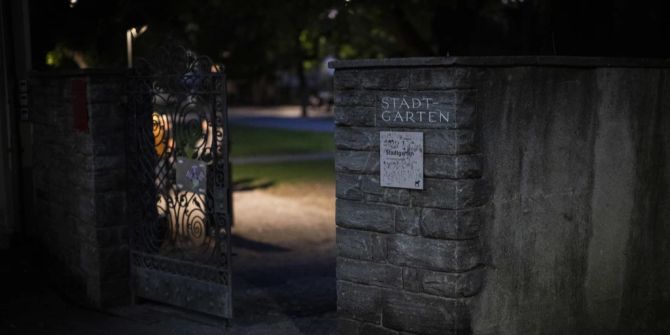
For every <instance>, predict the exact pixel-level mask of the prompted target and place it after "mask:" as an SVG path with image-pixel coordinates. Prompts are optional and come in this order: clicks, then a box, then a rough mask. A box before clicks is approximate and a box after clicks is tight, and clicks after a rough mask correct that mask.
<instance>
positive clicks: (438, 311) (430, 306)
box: [382, 290, 471, 335]
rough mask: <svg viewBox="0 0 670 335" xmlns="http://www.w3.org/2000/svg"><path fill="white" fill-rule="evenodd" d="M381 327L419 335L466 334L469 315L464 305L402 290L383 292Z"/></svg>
mask: <svg viewBox="0 0 670 335" xmlns="http://www.w3.org/2000/svg"><path fill="white" fill-rule="evenodd" d="M382 313H383V320H384V323H383V326H384V327H387V328H391V329H395V330H399V331H409V332H415V333H419V334H426V335H432V334H440V335H442V334H469V333H470V331H471V329H470V316H469V312H468V310H467V308H466V307H465V304H464V303H463V302H462V301H460V300H456V299H446V298H439V297H432V296H426V295H422V294H415V293H409V292H402V291H391V290H384V300H383V303H382Z"/></svg>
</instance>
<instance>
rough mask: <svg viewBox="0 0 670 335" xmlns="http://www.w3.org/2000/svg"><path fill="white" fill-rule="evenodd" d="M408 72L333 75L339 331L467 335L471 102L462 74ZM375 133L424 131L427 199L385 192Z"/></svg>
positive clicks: (472, 243) (482, 188)
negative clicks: (381, 181) (341, 326)
mask: <svg viewBox="0 0 670 335" xmlns="http://www.w3.org/2000/svg"><path fill="white" fill-rule="evenodd" d="M416 71H417V70H416V69H402V70H398V69H347V70H344V71H340V70H338V71H337V72H336V74H335V88H336V96H335V123H336V125H337V128H336V130H335V145H336V147H337V152H336V154H335V170H336V173H337V177H336V180H337V186H336V195H337V198H338V200H337V220H336V221H337V224H338V228H337V229H338V230H337V249H338V266H337V278H338V306H339V307H338V308H339V310H340V314H339V315H340V317H341V318H343V320H344V321H343V325H344V326H343V328H341V330H340V333H341V334H348V333H351V334H383V335H386V334H393V335H400V334H467V333H469V331H470V323H469V320H470V316H469V315H470V314H469V313H470V310H469V308H468V307H467V304H466V301H467V300H468V299H469V298H468V297H472V296H475V295H476V294H477V293H478V292H479V291H480V290H481V288H482V286H483V283H484V277H485V276H484V274H485V272H484V270H483V269H484V267H483V266H482V265H481V264H482V262H483V260H482V257H481V243H480V242H479V239H478V238H477V237H478V234H479V230H480V228H481V226H482V217H483V215H481V207H480V206H482V205H484V204H485V203H486V202H487V201H488V200H489V195H490V189H489V187H488V183H487V182H486V180H485V179H483V177H484V173H483V170H484V166H483V163H484V162H483V156H482V155H481V154H479V145H478V143H479V135H478V127H479V126H478V122H479V116H478V112H477V109H478V108H477V104H478V102H477V99H478V94H477V91H476V90H475V89H473V88H472V86H469V84H471V80H472V79H471V78H470V77H468V75H469V72H468V71H461V70H459V71H455V72H453V71H451V72H450V71H448V72H449V73H446V74H445V73H441V74H436V75H435V76H434V77H433V76H431V75H430V73H429V72H425V71H424V72H421V73H415V72H416ZM452 72H453V73H452ZM451 75H457V76H459V77H458V78H452V77H450V76H451ZM461 76H462V78H461ZM447 78H450V79H454V80H451V81H449V82H446V83H445V82H443V80H447ZM456 85H458V87H456ZM452 86H453V87H452ZM394 104H395V105H394ZM390 113H393V115H392V116H393V117H391V114H390ZM380 131H412V132H421V133H423V138H424V157H423V165H424V171H423V173H424V185H425V186H424V189H423V190H408V189H401V188H389V187H381V185H380V181H379V172H380V161H379V132H380ZM377 299H381V300H377ZM382 302H383V303H382ZM352 319H356V320H358V323H354V322H352V321H351V320H352ZM380 321H381V324H380ZM361 322H362V323H361Z"/></svg>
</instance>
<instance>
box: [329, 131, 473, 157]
mask: <svg viewBox="0 0 670 335" xmlns="http://www.w3.org/2000/svg"><path fill="white" fill-rule="evenodd" d="M380 131H420V132H422V133H423V149H424V153H425V154H439V155H463V154H471V153H475V152H476V151H477V150H478V146H477V143H476V141H477V138H476V136H475V132H474V131H472V130H467V129H461V130H436V129H424V130H419V129H390V128H383V129H382V128H380V129H375V128H343V127H340V128H337V129H336V130H335V146H336V147H337V148H338V149H345V150H364V151H377V152H379V132H380Z"/></svg>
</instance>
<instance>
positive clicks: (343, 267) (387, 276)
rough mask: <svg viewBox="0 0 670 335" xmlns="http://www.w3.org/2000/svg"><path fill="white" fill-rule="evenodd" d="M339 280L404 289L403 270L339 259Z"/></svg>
mask: <svg viewBox="0 0 670 335" xmlns="http://www.w3.org/2000/svg"><path fill="white" fill-rule="evenodd" d="M337 279H341V280H346V281H351V282H355V283H359V284H367V285H376V286H384V287H402V269H401V268H400V267H397V266H393V265H390V264H382V263H375V262H365V261H359V260H355V259H350V258H345V257H338V258H337Z"/></svg>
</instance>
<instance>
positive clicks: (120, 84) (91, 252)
mask: <svg viewBox="0 0 670 335" xmlns="http://www.w3.org/2000/svg"><path fill="white" fill-rule="evenodd" d="M30 85H31V101H32V104H31V116H30V122H31V123H32V125H33V128H34V134H33V143H34V144H33V145H34V148H33V161H34V197H35V201H34V204H35V208H33V209H32V211H31V212H32V213H33V216H34V217H33V220H32V221H33V223H32V224H31V227H30V229H29V231H30V232H31V234H32V235H33V236H32V237H34V238H35V239H36V240H38V241H39V242H40V244H41V245H42V246H43V247H44V249H45V253H44V255H45V256H48V257H49V259H48V260H49V262H48V263H50V264H51V265H50V266H51V267H52V268H51V269H49V270H50V272H52V273H53V274H54V276H53V277H52V278H51V280H52V281H56V282H59V283H61V284H60V285H59V286H64V287H63V288H64V291H67V292H68V293H71V294H74V295H75V296H76V298H78V296H79V295H83V296H85V299H87V300H88V302H89V303H90V304H91V305H93V306H96V307H105V306H109V305H114V304H119V303H124V302H127V301H129V297H130V294H129V284H128V283H129V262H128V261H129V256H128V252H129V251H128V236H129V234H128V221H127V218H126V163H125V155H126V145H125V122H126V119H125V117H126V109H125V105H124V94H125V76H124V75H123V73H122V72H120V73H115V72H94V71H82V72H74V73H60V74H33V77H32V78H31V81H30Z"/></svg>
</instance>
